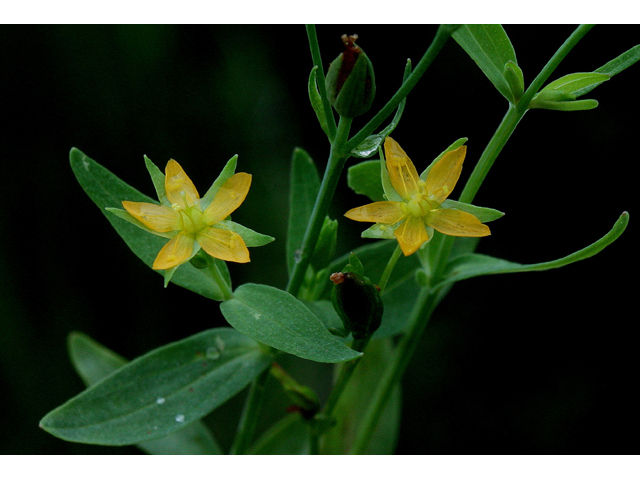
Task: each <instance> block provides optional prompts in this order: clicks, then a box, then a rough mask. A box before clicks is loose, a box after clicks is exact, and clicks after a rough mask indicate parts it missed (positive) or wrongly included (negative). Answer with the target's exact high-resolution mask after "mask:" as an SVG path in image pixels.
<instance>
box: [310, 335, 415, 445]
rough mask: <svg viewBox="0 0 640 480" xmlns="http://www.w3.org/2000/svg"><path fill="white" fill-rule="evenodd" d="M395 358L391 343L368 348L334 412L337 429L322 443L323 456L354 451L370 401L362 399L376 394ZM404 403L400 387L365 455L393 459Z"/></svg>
mask: <svg viewBox="0 0 640 480" xmlns="http://www.w3.org/2000/svg"><path fill="white" fill-rule="evenodd" d="M392 355H393V344H392V342H391V339H383V340H377V341H373V342H371V343H370V344H369V346H368V347H367V354H366V355H365V356H364V357H363V358H362V360H361V361H360V363H359V364H358V368H357V369H356V370H355V372H354V373H353V375H352V376H351V379H350V380H349V383H348V385H347V387H346V388H345V390H344V391H343V392H342V395H341V396H340V400H339V402H338V405H337V406H336V411H335V425H333V426H332V427H331V429H330V430H329V431H328V432H327V433H326V435H325V438H324V441H323V448H322V451H321V453H322V454H323V455H345V454H347V453H348V452H349V450H351V447H352V446H353V442H354V441H355V438H356V435H357V432H358V430H359V427H360V425H361V423H362V418H363V417H364V415H365V413H366V411H367V408H368V406H369V400H370V397H369V396H368V395H363V392H371V391H374V390H375V388H376V386H377V385H378V382H379V381H380V377H381V376H382V374H383V373H384V371H385V368H386V366H387V365H388V364H389V362H390V360H391V357H392ZM401 400H402V396H401V392H400V387H399V385H398V386H397V387H396V388H395V389H394V391H393V393H392V395H391V397H390V399H389V402H388V403H387V406H386V407H385V410H384V412H383V414H382V416H381V419H382V420H381V421H380V423H379V424H378V426H377V428H376V430H375V431H374V433H373V436H372V438H371V441H370V442H369V446H368V448H367V450H366V452H365V454H367V455H393V453H394V451H395V447H396V442H397V440H398V436H399V432H400V410H401Z"/></svg>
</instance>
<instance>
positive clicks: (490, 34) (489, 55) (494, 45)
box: [453, 24, 518, 103]
mask: <svg viewBox="0 0 640 480" xmlns="http://www.w3.org/2000/svg"><path fill="white" fill-rule="evenodd" d="M453 38H454V39H455V41H456V42H458V44H459V45H460V46H461V47H462V48H463V49H464V50H465V51H466V52H467V54H468V55H469V56H470V57H471V58H472V59H473V61H475V62H476V64H477V65H478V66H479V67H480V69H481V70H482V71H483V72H484V74H485V75H486V76H487V78H488V79H489V80H490V81H491V83H493V85H494V86H495V87H496V88H497V89H498V91H499V92H500V93H501V94H502V95H503V96H504V97H505V98H506V99H507V100H509V101H510V102H512V103H513V102H514V101H515V99H514V96H513V93H512V91H511V87H510V85H509V82H508V81H507V79H506V78H505V76H504V68H505V65H506V64H507V62H509V61H511V62H513V63H514V64H517V63H518V62H517V61H516V53H515V51H514V49H513V45H512V44H511V41H510V40H509V37H508V36H507V33H506V32H505V31H504V28H502V25H495V24H492V25H481V24H475V25H462V26H461V27H460V28H458V29H457V30H456V31H455V32H454V33H453Z"/></svg>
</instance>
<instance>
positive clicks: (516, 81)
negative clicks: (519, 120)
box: [453, 25, 640, 111]
mask: <svg viewBox="0 0 640 480" xmlns="http://www.w3.org/2000/svg"><path fill="white" fill-rule="evenodd" d="M453 38H454V39H455V40H456V41H457V42H458V44H459V45H460V46H461V47H462V48H463V49H464V50H465V51H466V52H467V54H468V55H469V56H470V57H471V58H472V59H473V60H474V61H475V62H476V64H477V65H478V66H479V67H480V69H481V70H482V71H483V72H484V74H485V75H486V76H487V78H488V79H489V80H490V81H491V83H493V85H494V86H495V87H496V89H497V90H498V91H499V92H500V93H501V94H502V95H503V96H504V97H505V98H506V99H507V100H509V102H511V103H512V104H514V105H515V104H517V103H518V101H519V100H520V97H522V95H523V94H524V87H525V85H524V76H523V73H522V70H521V69H520V68H519V67H518V65H517V61H516V54H515V50H514V48H513V45H512V44H511V41H510V40H509V37H508V36H507V34H506V32H505V31H504V28H502V26H501V25H462V26H460V28H458V29H457V30H456V31H455V32H454V33H453ZM638 60H640V45H636V46H635V47H633V48H631V49H629V50H628V51H626V52H624V53H623V54H621V55H619V56H618V57H616V58H615V59H613V60H611V61H610V62H608V63H606V64H605V65H603V66H602V67H600V68H597V69H596V70H595V71H593V72H587V73H572V74H569V75H565V76H564V77H562V78H559V79H557V80H555V81H553V82H551V83H549V84H548V85H547V86H545V87H544V88H543V89H542V90H540V91H539V92H538V93H537V94H536V95H535V96H534V97H533V99H532V101H531V102H530V104H529V105H528V106H527V108H541V109H547V110H561V111H577V110H590V109H593V108H596V107H597V106H598V102H597V101H596V100H593V99H586V100H577V98H578V97H580V96H582V95H584V94H586V93H588V92H590V91H591V90H593V89H594V88H596V87H597V86H598V85H600V84H601V83H603V82H605V81H607V80H609V79H610V78H611V77H613V76H614V75H617V74H618V73H620V72H621V71H623V70H624V69H626V68H628V67H630V66H631V65H633V64H634V63H636V62H637V61H638Z"/></svg>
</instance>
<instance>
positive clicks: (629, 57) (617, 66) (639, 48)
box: [574, 45, 640, 97]
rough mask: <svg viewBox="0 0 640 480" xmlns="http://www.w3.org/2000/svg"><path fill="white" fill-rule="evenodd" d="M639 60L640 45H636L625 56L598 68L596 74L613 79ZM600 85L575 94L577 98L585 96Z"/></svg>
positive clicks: (619, 56)
mask: <svg viewBox="0 0 640 480" xmlns="http://www.w3.org/2000/svg"><path fill="white" fill-rule="evenodd" d="M638 60H640V45H636V46H635V47H633V48H630V49H629V50H627V51H626V52H624V53H623V54H621V55H618V56H617V57H616V58H614V59H613V60H611V61H610V62H607V63H605V64H604V65H603V66H601V67H600V68H596V69H595V72H596V73H604V74H606V75H609V78H611V77H613V76H614V75H617V74H619V73H620V72H622V71H623V70H626V69H627V68H629V67H630V66H631V65H633V64H634V63H636V62H637V61H638ZM598 85H600V84H599V83H598V84H595V85H588V86H586V87H584V88H582V89H580V90H578V91H576V92H574V93H575V94H576V96H578V97H579V96H581V95H584V94H585V93H589V92H590V91H591V90H593V89H594V88H596V87H597V86H598Z"/></svg>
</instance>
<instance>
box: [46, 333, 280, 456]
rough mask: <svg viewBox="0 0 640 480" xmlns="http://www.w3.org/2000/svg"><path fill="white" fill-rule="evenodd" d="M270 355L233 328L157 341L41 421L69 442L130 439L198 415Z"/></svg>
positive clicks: (154, 434)
mask: <svg viewBox="0 0 640 480" xmlns="http://www.w3.org/2000/svg"><path fill="white" fill-rule="evenodd" d="M272 360H273V357H272V356H271V355H269V354H267V353H265V351H264V350H263V348H262V347H261V346H260V345H259V344H258V343H257V342H256V341H254V340H252V339H250V338H247V337H245V336H244V335H242V334H241V333H239V332H237V331H235V330H233V329H231V328H213V329H211V330H206V331H204V332H201V333H199V334H196V335H193V336H191V337H189V338H186V339H184V340H180V341H178V342H174V343H171V344H168V345H165V346H163V347H160V348H157V349H155V350H153V351H151V352H149V353H147V354H146V355H143V356H141V357H139V358H137V359H135V360H133V361H131V362H130V363H127V364H126V365H124V366H123V367H121V368H120V369H118V370H116V371H115V372H114V373H113V374H111V375H109V376H108V377H106V378H104V379H103V380H102V381H99V382H98V383H96V384H95V385H93V386H92V387H89V388H88V389H87V390H85V391H84V392H82V393H80V394H79V395H77V396H76V397H74V398H72V399H71V400H69V401H68V402H67V403H65V404H64V405H61V406H60V407H58V408H56V409H55V410H53V411H51V412H49V413H48V414H47V415H46V416H45V417H44V418H43V419H42V420H41V421H40V426H41V427H42V428H43V429H44V430H46V431H47V432H49V433H51V434H52V435H54V436H56V437H59V438H62V439H63V440H68V441H72V442H80V443H92V444H98V445H131V444H136V443H140V442H146V441H148V440H152V439H155V438H159V437H164V436H166V435H169V434H171V433H173V432H175V431H177V430H179V429H180V428H182V427H184V426H185V425H188V424H189V423H191V422H193V421H195V420H199V419H200V418H202V417H203V416H205V415H206V414H208V413H209V412H211V411H212V410H214V409H215V408H217V407H219V406H220V405H222V404H223V403H224V402H226V401H227V400H228V399H229V398H231V397H233V396H234V395H236V394H237V393H238V392H240V391H241V390H242V389H243V388H245V387H246V386H247V385H248V384H249V383H250V382H251V381H252V380H253V379H254V378H255V377H256V376H257V375H259V374H260V373H261V372H262V371H263V370H264V369H265V368H267V367H268V366H269V364H270V363H271V361H272Z"/></svg>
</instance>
